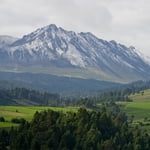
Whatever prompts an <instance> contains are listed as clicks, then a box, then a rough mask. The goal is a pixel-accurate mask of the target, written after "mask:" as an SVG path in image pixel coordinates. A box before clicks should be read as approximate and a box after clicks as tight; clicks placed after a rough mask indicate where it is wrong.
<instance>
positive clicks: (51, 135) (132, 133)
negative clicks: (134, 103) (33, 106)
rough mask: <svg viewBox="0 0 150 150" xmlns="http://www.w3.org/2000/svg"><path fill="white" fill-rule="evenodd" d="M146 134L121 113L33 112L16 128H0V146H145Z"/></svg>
mask: <svg viewBox="0 0 150 150" xmlns="http://www.w3.org/2000/svg"><path fill="white" fill-rule="evenodd" d="M149 149H150V136H149V135H148V134H147V133H146V132H143V131H141V130H140V129H138V127H134V128H131V127H129V126H128V123H127V117H126V116H125V114H124V113H115V112H114V113H111V114H110V113H108V112H107V111H106V110H105V109H101V110H100V111H97V112H96V111H88V110H86V109H84V108H80V109H79V110H78V112H77V113H74V112H69V113H62V112H55V111H52V110H48V111H44V112H41V113H39V112H36V113H35V115H34V118H33V120H32V121H31V122H30V123H29V122H23V123H22V124H21V125H20V126H19V128H11V129H10V130H8V131H7V130H1V131H0V150H149Z"/></svg>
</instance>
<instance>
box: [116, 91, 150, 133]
mask: <svg viewBox="0 0 150 150" xmlns="http://www.w3.org/2000/svg"><path fill="white" fill-rule="evenodd" d="M130 99H132V100H133V102H118V104H120V105H121V107H120V108H121V110H122V111H124V112H125V113H126V114H127V116H128V118H129V119H130V117H131V116H134V122H133V124H137V123H138V122H142V123H143V124H145V123H146V122H144V118H147V119H148V120H150V89H149V90H145V91H144V94H142V92H140V93H136V94H134V95H130ZM149 123H150V122H149ZM141 128H142V129H146V130H147V131H148V132H149V133H150V126H149V125H148V126H141Z"/></svg>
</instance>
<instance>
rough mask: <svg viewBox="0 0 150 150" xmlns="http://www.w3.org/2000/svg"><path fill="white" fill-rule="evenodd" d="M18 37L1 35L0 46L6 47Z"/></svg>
mask: <svg viewBox="0 0 150 150" xmlns="http://www.w3.org/2000/svg"><path fill="white" fill-rule="evenodd" d="M16 40H18V38H15V37H12V36H7V35H1V36H0V48H3V47H6V46H9V45H11V44H12V43H14V42H15V41H16Z"/></svg>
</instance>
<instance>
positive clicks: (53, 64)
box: [0, 24, 150, 82]
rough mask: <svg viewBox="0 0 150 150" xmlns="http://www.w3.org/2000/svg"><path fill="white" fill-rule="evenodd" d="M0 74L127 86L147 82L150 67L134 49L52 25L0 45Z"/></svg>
mask: <svg viewBox="0 0 150 150" xmlns="http://www.w3.org/2000/svg"><path fill="white" fill-rule="evenodd" d="M6 43H7V42H6ZM0 45H2V46H0V47H2V48H1V49H0V70H1V71H15V72H33V73H46V74H53V75H59V76H69V77H77V78H92V79H98V80H106V81H115V82H130V81H136V80H139V79H142V80H147V79H150V65H149V63H148V62H147V61H146V60H144V59H143V57H141V56H140V55H139V53H138V52H137V50H136V49H135V48H134V47H132V46H131V47H126V46H125V45H122V44H119V43H117V42H115V41H105V40H102V39H99V38H98V37H96V36H95V35H93V34H92V33H90V32H87V33H83V32H81V33H76V32H73V31H67V30H64V29H62V28H61V27H57V26H56V25H54V24H51V25H48V26H46V27H43V28H40V29H37V30H36V31H34V32H32V33H30V34H28V35H25V36H23V37H22V38H21V39H18V40H15V41H13V42H10V43H7V44H6V45H5V44H1V42H0Z"/></svg>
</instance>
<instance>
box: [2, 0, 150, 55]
mask: <svg viewBox="0 0 150 150" xmlns="http://www.w3.org/2000/svg"><path fill="white" fill-rule="evenodd" d="M48 24H56V25H57V26H60V27H63V28H64V29H66V30H74V31H76V32H92V33H94V34H95V35H96V36H98V37H99V38H102V39H105V40H116V41H117V42H120V43H122V44H126V45H127V46H130V45H133V46H134V47H136V48H137V49H139V50H140V51H141V52H143V53H144V54H145V55H149V56H150V0H0V35H11V36H15V37H22V36H23V35H24V34H28V33H30V32H32V31H34V30H36V29H37V28H40V27H43V26H46V25H48Z"/></svg>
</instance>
